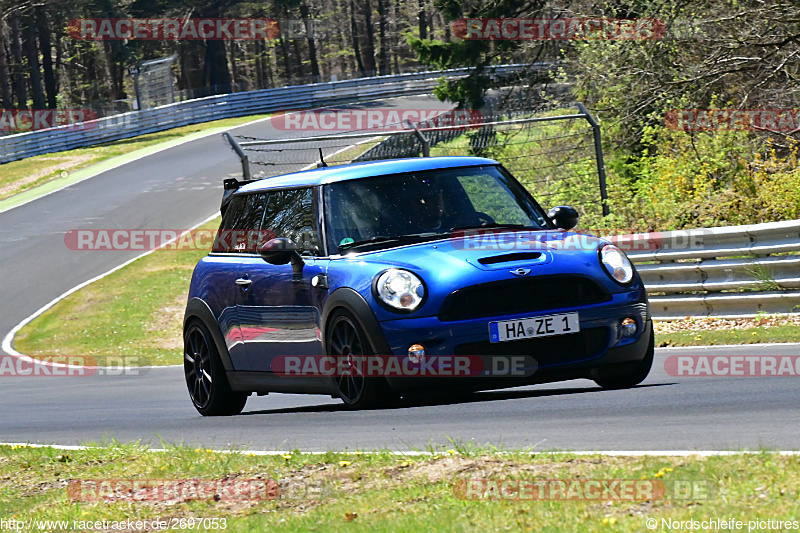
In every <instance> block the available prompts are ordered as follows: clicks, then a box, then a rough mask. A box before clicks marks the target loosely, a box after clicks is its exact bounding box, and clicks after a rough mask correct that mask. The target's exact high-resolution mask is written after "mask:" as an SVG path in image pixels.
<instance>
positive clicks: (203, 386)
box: [183, 321, 248, 416]
mask: <svg viewBox="0 0 800 533" xmlns="http://www.w3.org/2000/svg"><path fill="white" fill-rule="evenodd" d="M183 339H184V343H183V345H184V348H183V371H184V374H185V376H186V386H187V387H188V388H189V397H190V398H191V399H192V403H193V404H194V407H195V409H197V411H198V412H199V413H200V414H201V415H204V416H220V415H236V414H239V413H241V412H242V409H244V404H245V402H247V396H248V395H247V393H244V392H234V391H232V390H231V387H230V384H229V383H228V377H227V376H226V374H225V367H223V366H222V360H221V359H220V358H219V352H218V351H217V347H216V345H215V344H214V341H213V340H212V338H211V334H210V333H209V331H208V328H206V326H205V325H204V324H203V323H201V322H199V321H193V322H192V323H191V324H189V327H188V328H186V332H185V333H184V336H183Z"/></svg>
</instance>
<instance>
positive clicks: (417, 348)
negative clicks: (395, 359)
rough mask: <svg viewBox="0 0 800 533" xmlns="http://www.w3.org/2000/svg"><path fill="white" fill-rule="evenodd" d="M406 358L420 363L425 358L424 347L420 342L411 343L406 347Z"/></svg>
mask: <svg viewBox="0 0 800 533" xmlns="http://www.w3.org/2000/svg"><path fill="white" fill-rule="evenodd" d="M408 359H409V361H411V362H412V363H421V362H422V361H424V360H425V347H424V346H423V345H421V344H412V345H411V346H409V347H408Z"/></svg>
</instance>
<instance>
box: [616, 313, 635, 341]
mask: <svg viewBox="0 0 800 533" xmlns="http://www.w3.org/2000/svg"><path fill="white" fill-rule="evenodd" d="M619 333H620V335H621V336H623V337H633V336H634V335H635V334H636V321H635V320H634V319H632V318H631V317H628V318H623V319H622V323H621V324H620V328H619Z"/></svg>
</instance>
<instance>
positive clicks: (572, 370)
mask: <svg viewBox="0 0 800 533" xmlns="http://www.w3.org/2000/svg"><path fill="white" fill-rule="evenodd" d="M570 312H577V313H578V314H579V322H580V330H581V331H580V333H577V334H568V335H555V336H550V337H542V338H539V339H530V340H524V341H511V342H500V343H490V342H489V322H495V321H499V320H514V319H520V318H531V317H536V316H545V315H552V314H560V313H570ZM628 317H631V318H633V319H634V320H635V321H636V326H637V328H636V333H635V334H634V335H633V336H631V337H622V336H621V334H620V323H621V321H622V319H624V318H628ZM651 327H652V323H651V319H650V316H649V311H648V307H647V303H646V300H645V298H644V295H643V293H639V292H638V291H634V292H628V293H621V294H615V295H613V296H612V299H611V301H608V302H604V303H602V304H596V305H592V306H585V307H579V308H563V309H551V310H548V311H541V312H533V313H526V314H518V315H508V316H496V317H491V318H482V319H472V320H463V321H455V322H442V321H441V320H439V319H438V318H437V317H435V316H432V317H421V318H407V319H397V320H388V321H383V322H381V328H382V330H383V333H384V335H385V338H386V341H387V343H388V346H389V350H390V351H391V353H392V354H393V355H395V356H397V357H398V358H405V357H408V348H409V346H411V345H412V344H422V345H423V346H424V347H425V350H426V354H427V355H428V356H441V355H456V356H462V355H467V356H478V357H480V358H481V359H482V360H484V361H485V364H486V365H487V366H486V368H493V366H492V361H491V360H492V358H494V357H499V356H501V355H503V356H505V355H523V354H524V355H526V356H530V357H528V359H527V360H530V358H533V360H534V361H535V364H533V365H531V366H529V367H526V370H527V371H526V372H525V375H524V376H517V377H511V378H507V377H479V378H478V377H450V378H444V377H437V378H434V379H432V378H429V377H426V378H414V377H393V378H387V381H388V382H389V385H390V386H391V387H392V388H393V389H395V390H409V389H430V388H433V387H436V388H439V387H442V386H453V387H457V388H467V389H473V390H475V389H490V388H503V387H509V386H519V385H526V384H533V383H545V382H551V381H561V380H566V379H575V378H582V377H588V378H590V377H591V376H593V375H595V374H596V373H597V371H598V369H599V368H602V367H606V366H607V365H613V364H618V363H630V362H637V361H641V360H642V359H643V358H644V357H645V354H646V352H647V347H648V343H649V341H650V331H651V329H652V328H651Z"/></svg>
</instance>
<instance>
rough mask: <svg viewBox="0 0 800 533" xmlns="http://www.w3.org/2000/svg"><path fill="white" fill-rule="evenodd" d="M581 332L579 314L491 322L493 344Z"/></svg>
mask: <svg viewBox="0 0 800 533" xmlns="http://www.w3.org/2000/svg"><path fill="white" fill-rule="evenodd" d="M580 330H581V328H580V320H579V318H578V313H564V314H562V315H547V316H536V317H532V318H520V319H518V320H503V321H502V322H489V339H490V340H491V342H506V341H518V340H521V339H533V338H536V337H550V336H552V335H565V334H568V333H578V332H579V331H580Z"/></svg>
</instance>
